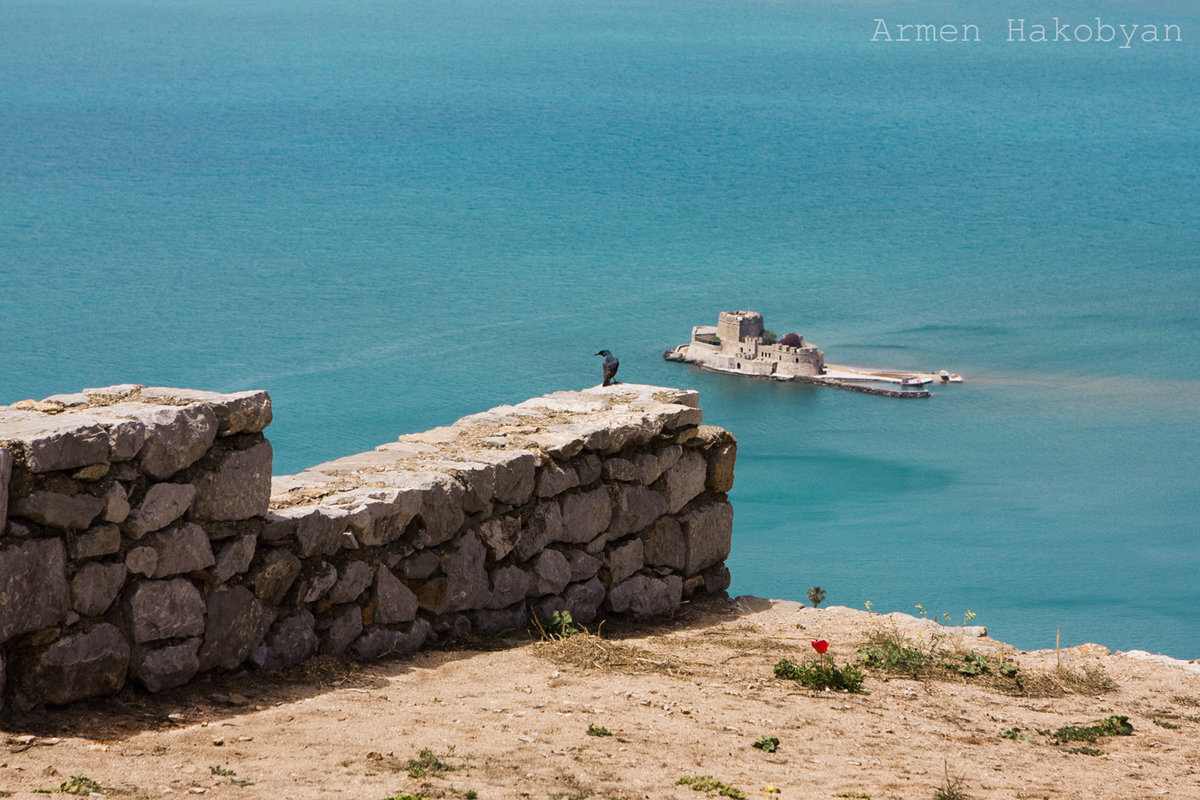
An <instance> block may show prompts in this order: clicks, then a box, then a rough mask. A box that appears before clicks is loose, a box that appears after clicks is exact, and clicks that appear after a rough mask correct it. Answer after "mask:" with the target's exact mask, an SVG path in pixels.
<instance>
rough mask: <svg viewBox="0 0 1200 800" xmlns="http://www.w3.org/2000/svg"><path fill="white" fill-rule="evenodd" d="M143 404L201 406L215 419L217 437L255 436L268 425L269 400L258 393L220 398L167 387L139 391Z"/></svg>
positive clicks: (205, 393) (222, 395)
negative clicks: (242, 434)
mask: <svg viewBox="0 0 1200 800" xmlns="http://www.w3.org/2000/svg"><path fill="white" fill-rule="evenodd" d="M139 395H140V398H141V400H143V401H144V402H147V403H160V404H163V405H173V406H183V405H189V404H193V403H197V404H201V405H204V406H206V407H208V408H209V409H211V410H212V412H213V414H214V415H215V416H216V419H217V435H218V436H232V435H234V434H238V433H258V432H259V431H261V430H262V429H263V428H265V427H267V426H268V425H270V424H271V398H270V396H269V395H268V394H267V393H266V392H265V391H262V390H252V391H248V392H235V393H233V394H220V393H218V392H206V391H202V390H199V389H175V388H171V387H167V386H150V387H143V388H142V389H141V392H140V393H139Z"/></svg>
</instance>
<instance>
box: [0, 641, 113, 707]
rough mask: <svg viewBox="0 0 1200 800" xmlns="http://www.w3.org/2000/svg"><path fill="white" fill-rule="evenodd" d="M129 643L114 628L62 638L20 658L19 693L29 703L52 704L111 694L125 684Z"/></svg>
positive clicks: (15, 674) (17, 674)
mask: <svg viewBox="0 0 1200 800" xmlns="http://www.w3.org/2000/svg"><path fill="white" fill-rule="evenodd" d="M129 653H130V648H129V643H128V642H127V641H125V638H124V637H123V636H121V632H120V631H119V630H117V628H116V626H115V625H110V624H108V623H102V624H100V625H97V626H96V627H95V628H93V629H92V630H90V631H88V632H86V633H77V634H74V635H70V636H65V637H63V638H62V639H60V640H58V641H57V642H55V643H54V644H52V645H50V646H49V647H45V648H42V649H39V650H36V651H34V652H32V653H28V654H26V656H25V657H24V658H22V663H21V670H20V672H19V673H16V672H15V671H14V676H19V679H20V681H19V683H20V689H19V692H20V694H21V695H23V696H24V697H25V698H26V699H27V700H28V701H29V702H33V703H38V702H45V703H51V704H54V705H62V704H65V703H71V702H74V701H76V700H82V699H83V698H85V697H95V696H97V695H104V694H112V693H113V692H117V691H120V689H121V687H122V686H124V685H125V674H126V672H128V670H129Z"/></svg>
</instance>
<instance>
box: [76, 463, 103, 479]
mask: <svg viewBox="0 0 1200 800" xmlns="http://www.w3.org/2000/svg"><path fill="white" fill-rule="evenodd" d="M111 469H112V465H111V464H108V463H103V464H92V465H91V466H89V467H83V468H82V469H77V470H75V471H74V472H72V473H71V478H72V479H73V480H77V481H98V480H100V479H101V478H103V477H104V476H105V475H107V474H108V473H109V470H111Z"/></svg>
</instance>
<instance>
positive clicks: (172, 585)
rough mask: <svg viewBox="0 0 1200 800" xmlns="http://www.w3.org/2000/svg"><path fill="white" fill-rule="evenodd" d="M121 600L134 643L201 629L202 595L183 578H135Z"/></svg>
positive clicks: (194, 633) (194, 632)
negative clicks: (165, 579)
mask: <svg viewBox="0 0 1200 800" xmlns="http://www.w3.org/2000/svg"><path fill="white" fill-rule="evenodd" d="M122 604H123V606H124V609H125V616H126V619H127V620H128V631H129V633H130V635H131V636H132V637H133V641H134V643H135V644H143V643H145V642H153V641H156V640H158V639H173V638H178V637H184V636H199V635H200V634H201V633H203V632H204V608H205V607H204V599H203V598H202V597H200V590H199V589H197V588H196V587H195V586H193V585H192V583H191V582H190V581H188V580H185V579H184V578H176V579H174V580H169V581H152V580H149V581H138V582H137V583H135V584H133V586H132V587H130V588H129V589H128V590H126V592H125V599H124V600H123V601H122Z"/></svg>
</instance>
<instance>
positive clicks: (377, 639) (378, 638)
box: [350, 619, 429, 661]
mask: <svg viewBox="0 0 1200 800" xmlns="http://www.w3.org/2000/svg"><path fill="white" fill-rule="evenodd" d="M428 635H429V622H428V621H427V620H424V619H418V620H416V621H414V622H411V623H409V624H408V625H404V626H402V627H401V628H399V629H396V630H389V629H387V628H371V629H370V630H368V631H366V632H365V633H363V634H362V635H360V636H359V637H358V638H357V639H355V640H354V643H353V644H351V645H350V655H351V656H353V657H354V658H357V659H359V660H360V661H372V660H374V659H377V658H383V657H384V656H392V655H406V654H408V653H411V652H413V651H415V650H419V649H420V648H421V645H423V644H424V643H425V637H426V636H428Z"/></svg>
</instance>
